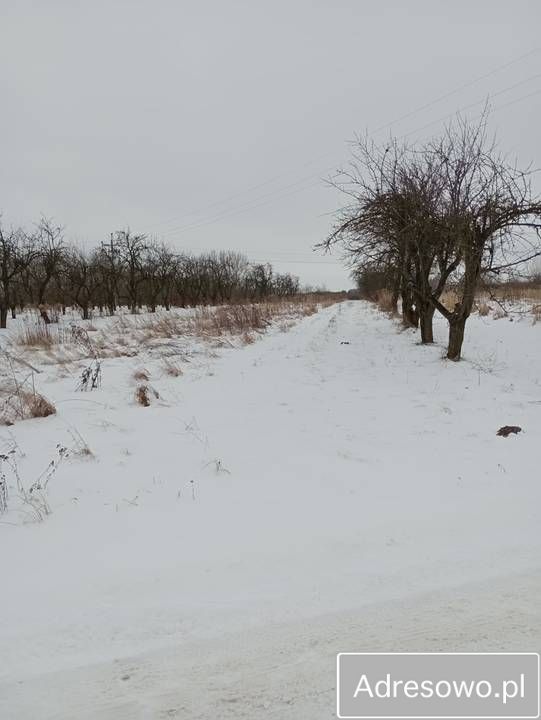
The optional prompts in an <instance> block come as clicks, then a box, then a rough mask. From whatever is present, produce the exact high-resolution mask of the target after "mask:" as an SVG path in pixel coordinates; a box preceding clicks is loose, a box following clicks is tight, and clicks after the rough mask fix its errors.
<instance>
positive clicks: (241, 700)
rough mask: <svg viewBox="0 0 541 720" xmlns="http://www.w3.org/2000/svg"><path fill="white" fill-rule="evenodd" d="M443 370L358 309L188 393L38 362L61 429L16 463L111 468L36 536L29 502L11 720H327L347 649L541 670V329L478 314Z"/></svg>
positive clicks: (213, 358)
mask: <svg viewBox="0 0 541 720" xmlns="http://www.w3.org/2000/svg"><path fill="white" fill-rule="evenodd" d="M284 329H286V328H282V330H284ZM437 335H438V338H439V340H440V341H442V342H443V341H444V339H445V328H444V326H443V324H441V325H438V328H437ZM188 350H189V348H188V349H187V352H188ZM442 350H443V348H442V345H441V344H440V345H438V344H436V345H435V346H432V347H422V346H420V345H418V344H417V336H416V335H415V334H414V333H413V332H411V331H402V330H401V329H400V327H399V326H398V324H397V323H395V322H393V321H392V320H390V319H389V318H387V317H386V316H384V315H382V314H381V313H379V312H378V311H377V310H376V309H374V308H373V307H372V306H370V305H368V304H366V303H364V302H355V301H350V302H344V303H340V304H337V305H333V306H331V307H329V308H327V309H324V310H322V311H320V312H319V313H317V314H315V315H312V316H310V317H307V318H305V319H303V320H302V321H300V322H299V323H298V324H297V325H295V326H294V327H292V328H290V329H289V330H288V331H287V332H281V331H280V330H279V329H278V328H276V329H275V330H274V331H270V332H268V333H267V334H266V335H265V336H264V337H262V338H261V339H258V340H257V342H255V343H253V344H248V345H246V346H244V347H235V348H223V349H219V350H215V351H213V352H211V353H209V352H206V353H205V352H204V351H203V350H202V349H201V348H199V349H198V353H197V354H196V355H193V356H192V357H191V362H189V363H184V364H183V365H182V368H183V370H184V374H183V375H182V376H180V377H176V378H174V377H170V376H168V375H166V374H165V373H164V372H163V363H162V361H160V360H158V359H157V358H154V356H153V354H152V353H151V352H147V353H146V354H144V355H143V356H141V355H139V356H135V357H122V358H111V359H110V360H105V362H104V364H103V382H102V386H101V388H100V389H99V390H95V391H93V392H91V393H90V392H87V393H80V392H76V391H75V385H76V373H75V375H74V374H72V372H71V371H70V366H69V364H65V365H62V366H55V365H47V366H45V365H44V366H43V368H44V369H45V372H44V373H43V380H41V381H40V382H41V385H40V390H41V391H42V392H43V393H44V394H45V395H46V396H47V397H49V398H50V399H51V400H52V401H54V403H55V405H56V407H57V410H58V412H57V415H55V416H51V417H48V418H45V419H36V420H27V421H24V422H19V423H16V424H15V425H13V426H12V427H10V428H4V429H2V430H1V431H0V438H1V439H2V444H3V447H4V450H5V449H7V448H9V447H13V443H14V442H15V443H16V446H17V464H18V467H19V471H20V474H21V477H22V478H23V479H29V482H31V480H32V479H34V478H35V477H37V476H38V475H39V473H40V472H41V471H42V470H43V469H44V467H46V466H47V464H48V462H49V461H50V460H51V459H52V458H53V457H55V453H56V452H57V451H56V446H57V444H61V445H64V446H66V447H70V448H72V447H73V446H74V442H75V440H74V437H75V438H76V439H78V435H77V433H80V435H81V436H82V437H83V438H84V441H85V442H86V443H87V444H88V447H89V448H90V450H91V452H92V455H91V456H88V455H83V454H77V453H76V452H73V453H72V454H71V456H70V457H69V458H68V459H66V460H65V461H63V462H62V463H61V465H60V466H59V468H58V470H57V471H56V473H55V474H54V475H53V476H52V477H51V479H50V482H49V486H48V501H49V504H50V506H51V508H52V514H51V515H49V516H48V517H47V518H46V519H45V520H44V521H43V522H41V523H28V522H23V520H24V516H23V515H21V514H20V512H19V511H18V510H19V509H18V507H17V504H16V497H15V496H16V491H15V488H14V487H12V488H11V489H10V493H11V496H10V509H9V510H8V512H7V513H6V514H4V515H3V516H2V518H0V536H1V543H2V550H3V552H2V569H1V570H2V575H1V577H2V589H1V592H0V655H1V662H0V717H1V718H6V719H9V720H11V718H16V719H17V720H19V719H20V720H25V719H27V718H28V719H29V720H30V718H32V719H34V718H36V717H39V718H40V720H45V719H48V718H51V719H52V718H59V719H60V718H65V719H68V718H69V719H70V720H72V719H78V718H93V719H97V718H100V719H101V718H107V719H112V718H115V719H117V718H130V719H136V720H138V719H140V718H141V719H143V718H144V719H145V720H146V719H147V718H149V719H152V718H168V717H174V718H200V719H205V720H206V719H207V718H208V719H210V718H215V717H220V718H250V719H255V720H257V719H258V718H277V719H278V718H280V719H285V720H287V719H288V718H291V719H293V718H295V719H296V720H308V719H310V720H313V719H316V718H317V719H319V718H332V717H334V716H335V700H334V692H335V691H334V682H335V678H334V669H335V654H336V652H339V651H346V650H350V651H363V650H364V651H370V650H389V651H391V650H425V649H431V650H510V649H515V650H522V651H537V650H539V648H540V646H541V603H540V602H539V597H540V591H541V569H540V557H541V555H540V550H541V530H540V507H541V503H540V501H541V481H540V474H539V437H540V435H541V381H540V375H539V356H540V351H541V324H537V325H532V323H531V319H527V318H526V316H524V318H523V319H522V320H521V321H515V322H509V320H508V319H501V320H494V319H493V318H492V317H491V316H489V317H485V318H482V317H479V316H475V317H472V318H471V320H470V323H469V329H468V332H467V337H466V342H465V360H464V361H463V362H461V363H456V364H455V363H449V362H445V361H443V360H442ZM40 367H41V366H40ZM142 367H144V368H145V369H146V370H147V371H148V372H149V373H150V384H151V385H152V386H153V387H154V388H155V389H156V390H157V391H158V392H159V396H160V398H159V400H157V401H155V402H153V403H152V405H151V406H150V407H147V408H144V407H141V406H139V405H137V404H135V403H134V401H133V394H134V389H135V385H136V383H135V381H134V379H133V373H134V371H136V370H138V369H141V368H142ZM41 377H42V376H40V378H41ZM502 425H520V426H521V427H522V428H523V432H522V433H521V434H519V435H517V436H510V437H508V438H502V437H497V436H496V431H497V430H498V428H499V427H500V426H502ZM75 444H77V443H76V442H75ZM12 482H13V481H12Z"/></svg>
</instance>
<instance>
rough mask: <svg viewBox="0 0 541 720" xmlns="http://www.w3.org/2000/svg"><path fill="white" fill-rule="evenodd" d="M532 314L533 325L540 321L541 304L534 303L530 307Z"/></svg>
mask: <svg viewBox="0 0 541 720" xmlns="http://www.w3.org/2000/svg"><path fill="white" fill-rule="evenodd" d="M532 315H533V322H534V325H535V324H536V323H538V322H541V305H534V306H533V307H532Z"/></svg>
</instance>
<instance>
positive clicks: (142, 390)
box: [135, 385, 150, 407]
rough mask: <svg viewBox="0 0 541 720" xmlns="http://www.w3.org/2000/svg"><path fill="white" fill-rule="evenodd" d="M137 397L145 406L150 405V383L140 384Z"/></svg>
mask: <svg viewBox="0 0 541 720" xmlns="http://www.w3.org/2000/svg"><path fill="white" fill-rule="evenodd" d="M135 399H136V401H137V402H138V403H139V405H142V406H143V407H148V406H149V405H150V396H149V394H148V385H138V386H137V389H136V391H135Z"/></svg>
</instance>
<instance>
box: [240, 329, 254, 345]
mask: <svg viewBox="0 0 541 720" xmlns="http://www.w3.org/2000/svg"><path fill="white" fill-rule="evenodd" d="M253 343H255V336H254V335H252V333H249V332H245V333H244V334H243V336H242V344H243V345H253Z"/></svg>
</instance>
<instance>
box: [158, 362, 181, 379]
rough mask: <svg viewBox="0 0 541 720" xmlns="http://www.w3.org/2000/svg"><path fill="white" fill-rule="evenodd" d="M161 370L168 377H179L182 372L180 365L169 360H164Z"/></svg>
mask: <svg viewBox="0 0 541 720" xmlns="http://www.w3.org/2000/svg"><path fill="white" fill-rule="evenodd" d="M163 370H164V372H165V374H166V375H169V377H180V376H181V375H183V374H184V373H183V372H182V370H181V369H180V367H179V366H178V365H177V364H176V363H174V362H171V360H164V362H163Z"/></svg>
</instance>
